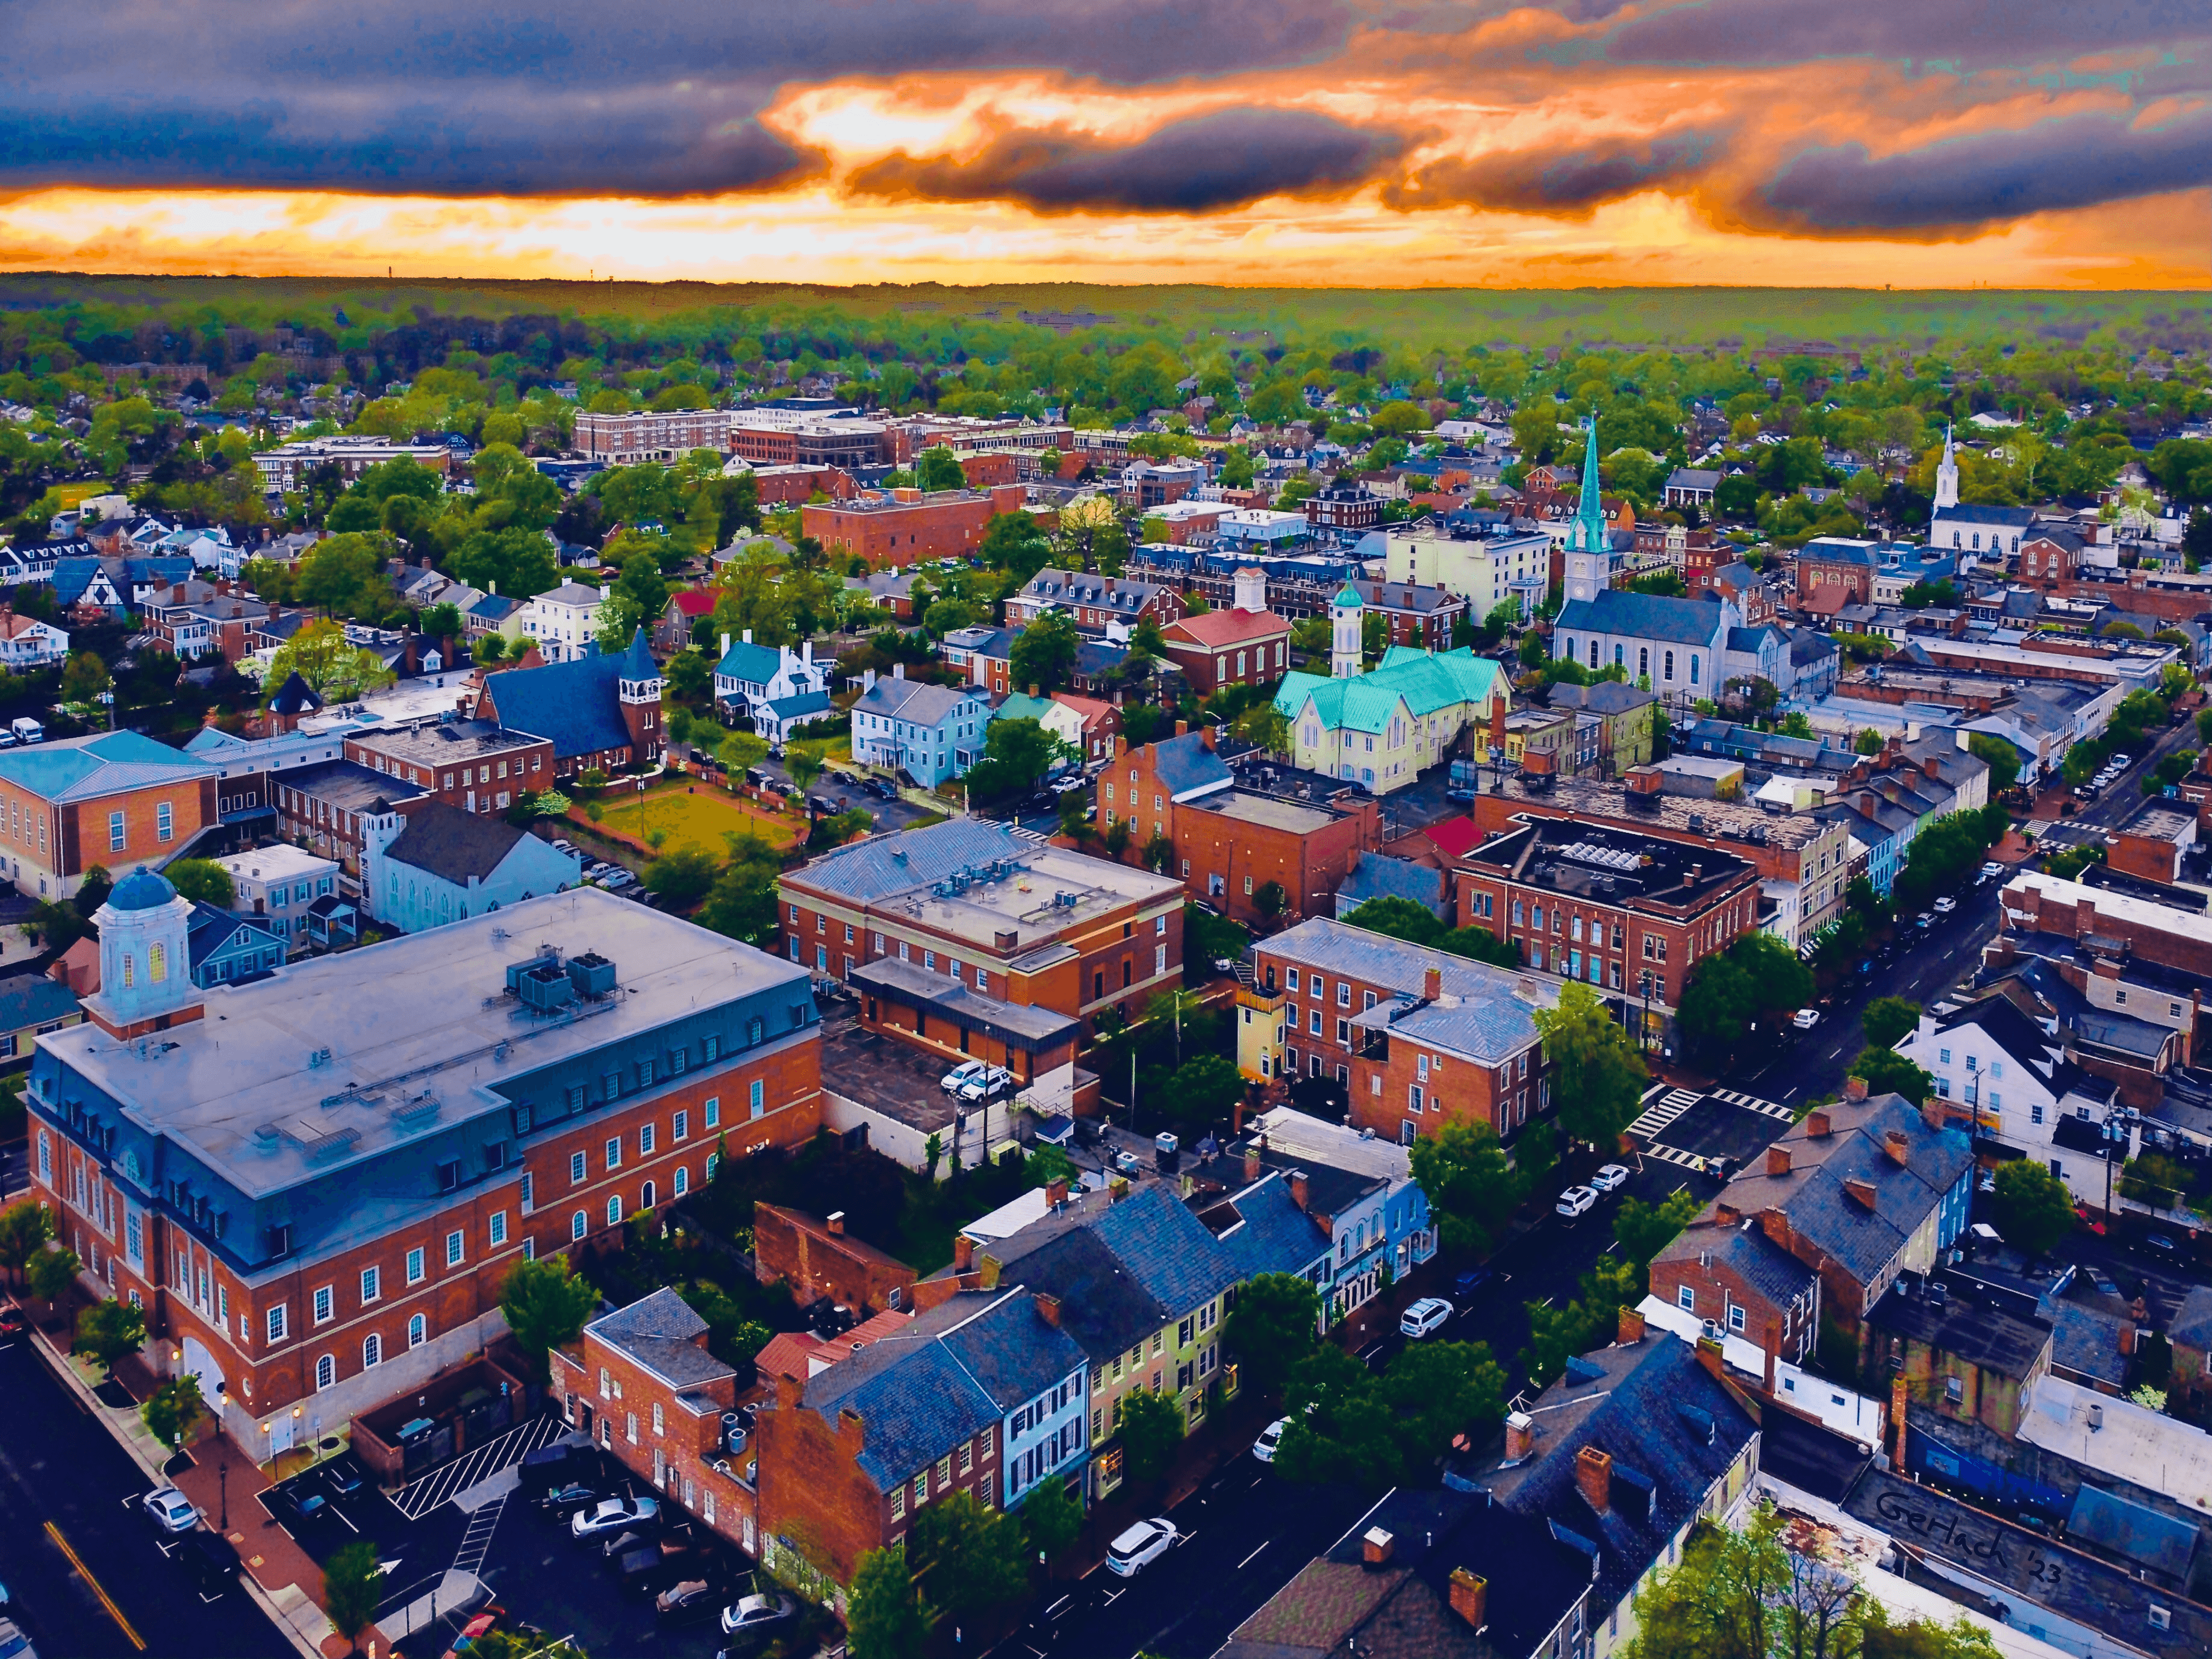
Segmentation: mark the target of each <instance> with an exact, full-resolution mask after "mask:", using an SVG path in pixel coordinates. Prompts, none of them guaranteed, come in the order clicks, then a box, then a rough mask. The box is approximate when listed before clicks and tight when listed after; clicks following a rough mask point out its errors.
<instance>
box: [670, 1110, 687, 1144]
mask: <svg viewBox="0 0 2212 1659" xmlns="http://www.w3.org/2000/svg"><path fill="white" fill-rule="evenodd" d="M690 1138H691V1114H690V1113H689V1112H678V1113H677V1115H676V1121H675V1122H674V1123H673V1124H672V1125H671V1126H670V1130H669V1139H671V1140H689V1139H690Z"/></svg>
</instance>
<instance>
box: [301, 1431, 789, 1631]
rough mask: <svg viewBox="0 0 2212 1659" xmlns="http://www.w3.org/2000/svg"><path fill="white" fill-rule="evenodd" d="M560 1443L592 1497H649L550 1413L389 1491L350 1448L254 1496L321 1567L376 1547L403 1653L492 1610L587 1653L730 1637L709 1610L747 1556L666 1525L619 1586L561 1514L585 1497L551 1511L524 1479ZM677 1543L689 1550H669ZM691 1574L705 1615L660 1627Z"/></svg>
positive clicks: (647, 1541) (644, 1533) (746, 1572)
mask: <svg viewBox="0 0 2212 1659" xmlns="http://www.w3.org/2000/svg"><path fill="white" fill-rule="evenodd" d="M556 1445H566V1446H568V1447H569V1448H570V1449H571V1455H572V1456H573V1458H574V1462H573V1464H572V1465H571V1466H570V1468H569V1470H568V1471H566V1472H564V1473H573V1474H579V1475H580V1476H581V1482H580V1484H581V1485H582V1486H584V1487H586V1488H587V1489H588V1491H589V1492H591V1493H592V1494H593V1495H596V1496H602V1497H623V1498H653V1497H654V1493H653V1491H652V1488H651V1486H650V1484H649V1483H647V1482H644V1481H641V1480H639V1479H638V1478H637V1476H636V1475H635V1474H632V1473H631V1472H630V1471H629V1470H628V1469H627V1468H623V1466H622V1465H621V1464H619V1463H617V1462H615V1461H614V1460H613V1459H612V1458H611V1457H609V1456H607V1455H606V1454H605V1453H603V1452H600V1451H599V1450H597V1449H593V1448H591V1447H589V1446H588V1445H586V1444H585V1443H583V1441H582V1438H581V1437H580V1436H577V1435H573V1434H570V1433H569V1432H568V1431H567V1428H566V1425H563V1424H562V1422H561V1420H560V1419H558V1418H557V1417H554V1416H551V1415H547V1416H544V1417H538V1418H534V1419H531V1420H529V1421H528V1422H526V1423H524V1424H522V1425H520V1426H518V1427H517V1428H515V1429H513V1430H510V1431H508V1432H507V1433H506V1434H503V1435H501V1437H499V1438H498V1439H497V1440H495V1441H492V1442H488V1443H486V1444H485V1445H484V1446H483V1447H481V1448H478V1449H476V1450H474V1451H471V1452H467V1453H464V1454H463V1455H461V1456H459V1457H458V1458H455V1459H453V1460H452V1461H451V1462H447V1463H445V1464H442V1465H441V1466H439V1467H438V1468H435V1469H432V1470H429V1471H427V1472H426V1473H425V1474H422V1476H420V1477H418V1478H417V1479H416V1480H412V1481H410V1482H409V1483H408V1484H407V1485H405V1486H402V1487H400V1488H398V1490H397V1491H396V1492H393V1493H392V1494H391V1495H390V1496H386V1494H385V1493H384V1492H380V1491H379V1490H378V1489H377V1487H376V1486H375V1484H374V1482H373V1481H371V1480H366V1479H362V1471H361V1470H360V1469H359V1468H358V1466H357V1465H356V1464H355V1463H354V1462H353V1461H352V1459H351V1457H350V1455H348V1456H346V1457H341V1458H337V1459H333V1460H332V1461H331V1462H327V1463H324V1464H321V1465H319V1466H317V1467H316V1468H313V1469H310V1470H308V1471H307V1472H306V1473H305V1474H298V1475H295V1476H293V1477H292V1478H291V1479H289V1480H286V1481H284V1482H283V1483H282V1484H281V1485H280V1486H276V1487H275V1488H273V1489H272V1490H271V1491H270V1492H267V1493H265V1494H264V1495H263V1498H262V1500H261V1501H262V1503H263V1504H264V1506H265V1507H266V1508H267V1509H268V1510H269V1511H270V1515H271V1516H273V1517H274V1518H275V1519H276V1522H277V1523H278V1524H279V1525H281V1526H282V1527H283V1528H284V1529H285V1530H286V1531H287V1532H288V1533H289V1534H291V1535H292V1536H293V1537H294V1538H295V1539H296V1540H297V1541H299V1543H300V1545H301V1547H302V1548H304V1549H306V1550H307V1553H309V1554H310V1555H312V1556H313V1557H314V1558H315V1559H316V1560H317V1561H319V1562H320V1561H326V1560H328V1559H329V1558H330V1556H331V1554H332V1553H334V1552H335V1551H337V1550H338V1549H340V1548H342V1547H344V1546H346V1545H348V1544H350V1543H353V1542H355V1541H356V1540H360V1539H367V1540H368V1541H370V1542H371V1543H373V1544H374V1545H375V1547H376V1554H377V1559H378V1560H379V1561H380V1562H382V1563H383V1564H384V1565H385V1595H384V1599H383V1601H381V1602H380V1604H379V1607H378V1608H377V1616H376V1623H377V1627H378V1628H379V1629H380V1630H381V1631H382V1632H384V1634H385V1635H386V1638H389V1639H390V1640H391V1641H392V1644H394V1646H395V1648H396V1649H397V1650H399V1651H401V1652H404V1653H405V1654H407V1655H409V1656H410V1659H423V1656H430V1659H435V1656H437V1655H440V1654H442V1653H443V1652H445V1650H447V1648H448V1647H449V1646H451V1645H452V1643H453V1638H454V1637H455V1636H457V1635H458V1634H459V1632H460V1631H461V1629H462V1628H463V1626H465V1624H466V1623H467V1621H468V1620H469V1619H470V1618H471V1616H472V1615H474V1614H476V1613H478V1612H481V1611H483V1609H484V1608H486V1607H498V1608H500V1609H501V1610H502V1612H503V1615H504V1617H505V1618H506V1619H507V1620H515V1621H520V1622H522V1623H526V1624H528V1625H531V1626H535V1627H536V1628H538V1629H539V1630H543V1631H544V1632H547V1633H548V1634H549V1635H552V1636H557V1637H564V1638H572V1639H573V1640H574V1641H575V1642H576V1643H577V1644H578V1645H580V1646H581V1647H582V1648H584V1649H585V1650H586V1651H587V1652H591V1653H608V1654H651V1655H666V1656H670V1659H711V1656H712V1655H714V1654H715V1653H716V1652H717V1651H719V1650H722V1649H724V1648H726V1647H728V1646H730V1645H732V1643H731V1638H727V1637H725V1636H724V1635H723V1634H722V1633H721V1632H720V1627H719V1625H718V1622H717V1620H716V1618H715V1617H714V1614H715V1613H719V1611H720V1608H721V1607H723V1606H726V1605H729V1604H731V1603H733V1602H735V1601H737V1600H738V1598H739V1597H740V1596H741V1595H745V1594H747V1593H749V1592H750V1591H751V1590H752V1589H754V1584H753V1581H752V1574H751V1564H750V1562H748V1561H747V1560H745V1559H744V1557H743V1555H742V1554H740V1553H738V1551H736V1550H735V1549H733V1548H732V1547H729V1546H728V1545H726V1544H725V1543H724V1542H722V1541H720V1539H718V1538H715V1537H714V1535H713V1534H708V1533H707V1532H706V1531H705V1530H704V1529H703V1528H696V1526H693V1525H691V1524H690V1523H688V1522H679V1523H678V1526H677V1527H675V1528H671V1529H668V1530H665V1531H664V1530H662V1529H660V1528H658V1527H655V1526H647V1527H645V1528H639V1529H638V1531H637V1534H636V1535H635V1536H634V1537H633V1538H632V1544H633V1546H634V1548H633V1550H631V1551H625V1552H623V1553H626V1554H633V1555H634V1553H635V1547H641V1546H647V1545H651V1546H655V1547H659V1546H661V1545H664V1544H665V1546H667V1547H668V1551H669V1552H670V1553H671V1557H670V1559H669V1560H668V1564H667V1565H665V1566H661V1567H658V1568H656V1569H655V1570H654V1571H653V1572H652V1573H651V1574H650V1575H649V1576H648V1577H646V1578H645V1579H643V1580H641V1581H639V1582H637V1583H635V1584H634V1585H629V1586H625V1585H624V1584H623V1583H621V1582H620V1581H619V1579H618V1577H617V1570H616V1564H615V1562H613V1561H611V1560H610V1559H608V1558H607V1557H606V1556H605V1554H604V1553H603V1550H604V1547H605V1544H606V1543H608V1542H609V1541H611V1540H610V1539H605V1538H603V1539H600V1540H598V1541H590V1542H580V1541H578V1540H577V1539H576V1538H575V1537H574V1536H573V1535H572V1533H571V1528H570V1517H571V1516H572V1515H573V1514H574V1511H575V1510H576V1509H577V1508H579V1507H580V1504H577V1503H574V1502H570V1503H568V1504H562V1505H559V1506H554V1507H549V1506H548V1505H547V1504H546V1503H545V1502H544V1499H545V1498H546V1492H547V1488H545V1487H544V1486H543V1485H541V1484H539V1483H538V1482H532V1483H531V1484H528V1485H526V1483H525V1480H524V1469H523V1467H522V1465H521V1462H520V1460H521V1458H522V1457H523V1456H524V1455H525V1454H526V1452H532V1451H537V1450H538V1449H540V1448H548V1447H554V1446H556ZM627 1530H628V1529H627V1528H625V1529H623V1531H618V1532H617V1533H616V1534H614V1536H615V1537H621V1536H623V1535H624V1532H626V1531H627ZM678 1549H681V1550H684V1551H686V1552H688V1553H683V1554H681V1555H677V1554H674V1553H673V1552H675V1551H677V1550H678ZM690 1577H700V1578H703V1579H704V1580H705V1581H706V1582H707V1583H709V1584H710V1585H711V1586H713V1588H714V1592H715V1594H714V1597H713V1598H712V1601H713V1607H712V1608H711V1609H709V1610H708V1616H707V1617H706V1618H705V1619H704V1620H703V1621H701V1622H695V1623H692V1624H690V1625H688V1626H666V1625H664V1623H663V1622H662V1620H660V1619H659V1616H658V1614H657V1613H655V1610H654V1606H653V1598H654V1596H655V1595H657V1594H658V1592H659V1591H660V1590H663V1589H667V1588H669V1587H670V1586H671V1585H672V1584H674V1583H678V1582H679V1581H681V1580H684V1579H686V1578H690ZM739 1645H741V1646H742V1645H743V1644H739Z"/></svg>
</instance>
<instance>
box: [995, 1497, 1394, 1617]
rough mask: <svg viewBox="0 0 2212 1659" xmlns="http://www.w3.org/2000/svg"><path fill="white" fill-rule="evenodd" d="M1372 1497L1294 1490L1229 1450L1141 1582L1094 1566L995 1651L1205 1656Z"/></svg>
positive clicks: (1178, 1513)
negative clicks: (1174, 1538)
mask: <svg viewBox="0 0 2212 1659" xmlns="http://www.w3.org/2000/svg"><path fill="white" fill-rule="evenodd" d="M1373 1501H1374V1500H1373V1499H1371V1498H1365V1497H1363V1496H1361V1495H1359V1494H1357V1493H1354V1492H1346V1491H1345V1490H1343V1489H1341V1488H1338V1487H1320V1486H1297V1487H1286V1486H1285V1485H1284V1484H1283V1483H1282V1482H1281V1481H1280V1480H1278V1479H1277V1478H1276V1476H1275V1475H1274V1474H1273V1473H1272V1472H1271V1471H1270V1470H1269V1469H1268V1468H1267V1467H1266V1466H1265V1465H1264V1464H1262V1463H1261V1462H1259V1461H1258V1460H1257V1459H1256V1458H1254V1457H1253V1456H1251V1455H1249V1453H1247V1454H1244V1455H1238V1456H1234V1457H1231V1459H1230V1460H1229V1461H1228V1462H1227V1463H1226V1464H1225V1466H1224V1467H1223V1468H1222V1469H1221V1470H1220V1471H1219V1472H1218V1474H1215V1475H1214V1476H1213V1478H1212V1480H1209V1481H1208V1482H1207V1483H1206V1485H1205V1486H1201V1487H1200V1488H1199V1490H1198V1491H1197V1492H1194V1493H1193V1494H1192V1495H1191V1496H1190V1497H1189V1498H1186V1499H1185V1500H1184V1501H1183V1502H1182V1503H1181V1504H1177V1505H1176V1507H1175V1508H1174V1509H1172V1510H1169V1511H1168V1519H1170V1521H1173V1522H1175V1524H1176V1530H1177V1531H1179V1532H1181V1533H1182V1534H1183V1539H1182V1541H1181V1542H1180V1543H1178V1544H1176V1546H1175V1547H1172V1548H1170V1550H1169V1551H1168V1552H1167V1553H1166V1554H1164V1555H1162V1556H1160V1557H1158V1559H1155V1560H1153V1561H1152V1562H1151V1563H1150V1564H1149V1565H1146V1567H1145V1568H1143V1570H1142V1571H1139V1573H1138V1574H1137V1576H1136V1577H1133V1578H1121V1577H1117V1576H1116V1575H1115V1574H1113V1573H1111V1572H1109V1571H1107V1570H1106V1569H1105V1568H1104V1567H1103V1566H1101V1567H1098V1568H1097V1569H1095V1570H1094V1571H1092V1572H1091V1574H1090V1576H1089V1577H1085V1578H1084V1579H1083V1580H1082V1581H1080V1582H1079V1583H1074V1584H1071V1585H1069V1586H1067V1587H1066V1588H1065V1589H1062V1590H1060V1591H1059V1592H1058V1593H1057V1594H1055V1595H1054V1596H1052V1597H1051V1598H1050V1599H1049V1600H1048V1601H1046V1602H1045V1603H1044V1604H1043V1605H1042V1607H1040V1608H1039V1609H1038V1611H1037V1615H1036V1618H1035V1619H1034V1620H1032V1621H1031V1622H1030V1624H1029V1625H1027V1626H1024V1627H1023V1628H1022V1629H1021V1630H1020V1631H1018V1632H1016V1633H1015V1634H1014V1635H1013V1636H1012V1637H1011V1638H1008V1639H1007V1640H1006V1642H1005V1643H1003V1644H1000V1647H999V1648H998V1649H997V1650H996V1651H997V1653H998V1655H999V1656H1000V1659H1031V1656H1035V1659H1130V1656H1132V1655H1134V1654H1139V1653H1150V1654H1158V1655H1161V1656H1163V1659H1208V1656H1210V1655H1212V1653H1214V1652H1215V1651H1217V1650H1218V1649H1219V1648H1220V1646H1221V1644H1223V1643H1224V1642H1225V1641H1227V1640H1228V1639H1229V1634H1230V1632H1231V1631H1233V1630H1235V1629H1236V1628H1237V1626H1239V1625H1241V1624H1243V1622H1244V1620H1247V1619H1249V1618H1250V1617H1251V1616H1252V1615H1253V1614H1254V1613H1257V1612H1258V1611H1259V1610H1260V1608H1261V1607H1262V1606H1264V1605H1265V1604H1266V1602H1267V1599H1268V1598H1269V1597H1270V1596H1272V1595H1274V1594H1275V1592H1276V1591H1278V1590H1279V1589H1282V1587H1283V1586H1284V1585H1285V1584H1286V1583H1289V1582H1290V1581H1291V1577H1293V1576H1295V1575H1296V1574H1297V1572H1298V1571H1299V1570H1300V1569H1301V1568H1303V1567H1304V1565H1306V1564H1307V1563H1308V1562H1310V1561H1311V1560H1312V1559H1314V1557H1315V1556H1316V1555H1317V1554H1319V1553H1321V1552H1322V1551H1323V1550H1325V1549H1327V1548H1328V1547H1329V1546H1330V1545H1332V1544H1334V1542H1335V1541H1337V1540H1338V1539H1340V1538H1341V1537H1342V1536H1344V1534H1345V1532H1346V1529H1347V1528H1350V1527H1351V1526H1352V1523H1353V1522H1355V1521H1357V1520H1358V1518H1359V1517H1360V1516H1362V1515H1364V1514H1365V1513H1366V1512H1367V1510H1368V1509H1369V1508H1370V1506H1371V1505H1372V1503H1373Z"/></svg>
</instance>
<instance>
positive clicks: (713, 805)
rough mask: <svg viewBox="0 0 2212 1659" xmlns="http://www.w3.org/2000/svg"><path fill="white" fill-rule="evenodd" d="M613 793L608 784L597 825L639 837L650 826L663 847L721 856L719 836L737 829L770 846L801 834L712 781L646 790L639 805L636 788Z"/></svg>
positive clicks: (794, 826)
mask: <svg viewBox="0 0 2212 1659" xmlns="http://www.w3.org/2000/svg"><path fill="white" fill-rule="evenodd" d="M615 796H616V792H615V791H614V790H613V789H611V788H610V789H609V790H608V791H607V793H605V794H604V795H602V796H601V797H600V798H599V801H600V813H599V823H600V825H601V827H602V828H605V829H613V830H617V831H619V832H620V833H621V834H623V835H625V836H635V837H636V838H637V839H638V840H640V841H643V840H644V839H645V838H646V835H647V831H649V830H656V829H657V830H662V831H665V833H666V836H667V839H666V840H665V841H664V842H661V844H660V850H662V851H663V852H671V851H673V850H674V849H675V848H678V847H696V848H699V849H700V850H701V851H702V852H707V853H712V854H714V856H715V857H717V858H720V857H721V856H722V854H723V853H724V852H725V851H726V843H725V842H724V841H723V839H722V838H723V837H724V836H727V835H732V834H734V833H736V832H738V831H741V830H745V829H750V830H751V831H752V832H753V833H754V834H755V835H757V836H759V837H760V838H761V839H762V840H763V841H765V842H768V844H769V846H771V847H787V846H789V845H790V844H791V843H792V842H794V841H796V840H798V839H799V835H800V834H801V831H800V829H799V826H798V825H797V824H796V823H793V821H792V820H791V819H789V818H787V817H777V816H775V815H774V814H772V813H768V812H763V811H758V810H757V809H756V808H754V807H752V806H750V805H745V804H744V803H743V802H741V801H739V800H738V799H736V798H735V797H733V796H731V795H727V794H725V793H723V792H722V791H720V789H717V788H715V787H713V786H712V785H710V784H704V783H701V784H695V785H693V786H692V792H691V793H689V794H687V793H684V789H683V788H682V787H677V788H673V789H655V790H653V791H650V792H649V793H647V795H646V798H645V802H644V805H643V806H642V807H641V806H640V805H639V803H638V799H637V795H636V792H635V791H630V792H628V793H627V794H626V795H625V796H624V797H623V798H622V799H619V800H617V799H615Z"/></svg>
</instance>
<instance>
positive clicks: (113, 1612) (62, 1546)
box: [46, 1521, 146, 1653]
mask: <svg viewBox="0 0 2212 1659" xmlns="http://www.w3.org/2000/svg"><path fill="white" fill-rule="evenodd" d="M46 1536H47V1537H49V1538H51V1539H52V1540H53V1541H54V1547H56V1548H57V1549H58V1550H60V1551H61V1553H63V1554H64V1555H66V1556H67V1557H69V1564H70V1565H71V1566H73V1567H75V1568H76V1576H77V1577H80V1578H82V1579H83V1580H84V1582H85V1583H88V1584H89V1585H91V1586H92V1593H93V1594H94V1595H97V1596H98V1597H99V1598H100V1606H102V1607H106V1609H107V1616H108V1617H109V1618H110V1619H112V1620H114V1621H115V1622H116V1623H117V1624H118V1625H119V1626H122V1627H123V1633H124V1634H125V1636H127V1637H129V1638H131V1646H132V1647H134V1648H136V1649H137V1650H138V1651H139V1652H141V1653H143V1652H145V1651H146V1638H144V1637H143V1636H141V1635H139V1633H138V1632H137V1631H135V1630H133V1629H131V1621H130V1620H128V1619H125V1617H124V1616H123V1609H122V1608H120V1607H117V1606H116V1605H115V1598H114V1597H113V1596H112V1595H108V1593H107V1592H106V1590H105V1589H101V1588H100V1580H98V1579H97V1578H94V1577H93V1576H92V1569H91V1568H89V1567H88V1566H86V1565H85V1564H84V1563H83V1561H82V1560H81V1559H78V1556H77V1553H76V1551H75V1550H73V1549H71V1548H70V1542H69V1540H68V1539H66V1538H64V1537H63V1536H62V1529H61V1528H59V1527H58V1526H56V1525H55V1524H54V1523H53V1522H51V1521H49V1522H46Z"/></svg>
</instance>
